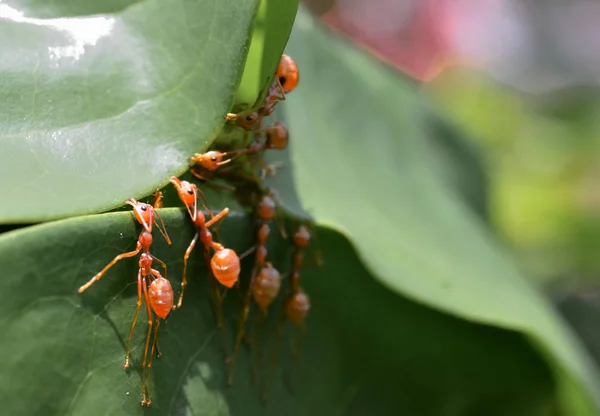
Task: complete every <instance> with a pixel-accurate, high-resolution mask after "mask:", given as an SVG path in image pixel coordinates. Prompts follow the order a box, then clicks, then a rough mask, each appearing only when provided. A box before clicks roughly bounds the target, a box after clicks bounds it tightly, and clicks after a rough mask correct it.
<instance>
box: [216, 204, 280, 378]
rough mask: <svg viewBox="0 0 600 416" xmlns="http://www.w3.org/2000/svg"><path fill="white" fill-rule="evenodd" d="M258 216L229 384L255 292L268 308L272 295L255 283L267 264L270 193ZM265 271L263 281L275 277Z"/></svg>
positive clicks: (272, 213)
mask: <svg viewBox="0 0 600 416" xmlns="http://www.w3.org/2000/svg"><path fill="white" fill-rule="evenodd" d="M256 217H257V218H258V219H259V220H260V226H259V227H258V231H257V242H256V246H255V250H256V258H255V260H254V267H253V269H252V272H251V274H250V283H249V285H248V289H247V292H246V295H245V297H244V305H243V308H242V311H241V314H240V320H239V327H238V331H237V334H236V339H235V345H234V347H233V358H232V359H231V361H230V365H231V367H230V372H229V379H228V384H229V385H232V384H233V374H234V369H235V360H236V358H237V354H238V352H239V349H240V346H241V344H242V340H243V339H244V332H245V328H246V322H247V321H248V316H249V314H250V303H251V300H252V295H253V292H256V295H255V300H256V299H257V298H258V299H259V302H260V303H259V305H261V304H262V305H264V306H265V308H266V307H267V306H268V304H269V303H270V301H269V299H268V298H269V297H270V296H269V293H268V291H264V292H263V293H260V290H259V289H258V286H257V287H256V288H255V285H256V282H257V277H258V276H260V275H261V274H262V273H263V270H265V268H266V266H267V263H266V259H267V247H266V244H267V240H268V238H269V234H270V232H271V229H270V227H269V221H271V220H272V219H273V218H274V217H275V201H273V198H271V197H270V196H269V195H265V196H264V197H263V198H262V199H261V200H260V202H259V203H258V205H257V207H256ZM273 270H275V269H273ZM275 272H276V270H275ZM264 273H265V274H264V275H263V281H264V279H265V278H266V279H270V278H271V277H274V272H273V271H272V270H271V269H270V268H267V271H265V272H264ZM278 274H279V273H277V275H278ZM267 286H271V289H273V288H274V286H276V284H273V283H272V282H271V283H270V284H268V285H267ZM277 290H278V287H277ZM275 295H276V293H275ZM271 301H272V299H271ZM261 308H262V306H261Z"/></svg>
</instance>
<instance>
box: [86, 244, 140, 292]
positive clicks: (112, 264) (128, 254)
mask: <svg viewBox="0 0 600 416" xmlns="http://www.w3.org/2000/svg"><path fill="white" fill-rule="evenodd" d="M141 249H142V245H141V244H140V242H139V241H138V243H137V246H136V248H135V250H133V251H130V252H128V253H123V254H119V255H118V256H117V257H115V258H114V259H113V260H112V261H111V262H110V263H108V264H107V265H106V267H104V269H102V270H101V271H100V272H99V273H97V274H96V275H95V276H94V277H92V278H91V279H90V281H89V282H87V283H86V284H85V285H83V286H81V287H80V288H79V290H78V292H79V293H83V291H85V290H86V289H87V288H89V287H90V286H91V285H92V284H94V282H96V281H97V280H100V278H102V276H103V275H104V273H106V271H107V270H108V269H110V268H111V267H112V266H114V265H115V263H116V262H118V261H119V260H122V259H126V258H129V257H133V256H135V255H136V254H138V253H139V252H140V250H141Z"/></svg>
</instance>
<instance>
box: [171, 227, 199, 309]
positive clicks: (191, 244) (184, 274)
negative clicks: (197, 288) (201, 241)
mask: <svg viewBox="0 0 600 416" xmlns="http://www.w3.org/2000/svg"><path fill="white" fill-rule="evenodd" d="M196 242H198V233H196V234H195V235H194V238H193V239H192V242H191V243H190V245H189V246H188V248H187V250H186V251H185V254H184V255H183V278H182V279H181V292H179V300H178V301H177V307H175V306H174V307H173V309H176V308H181V303H182V302H183V291H184V290H185V285H186V284H187V263H188V259H189V258H190V254H192V250H193V249H194V247H195V246H196Z"/></svg>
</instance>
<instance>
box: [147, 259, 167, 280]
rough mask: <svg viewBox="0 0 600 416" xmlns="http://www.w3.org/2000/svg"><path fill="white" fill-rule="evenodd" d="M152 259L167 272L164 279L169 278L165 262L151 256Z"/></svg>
mask: <svg viewBox="0 0 600 416" xmlns="http://www.w3.org/2000/svg"><path fill="white" fill-rule="evenodd" d="M150 257H152V259H153V260H154V261H155V262H157V263H158V264H160V265H161V266H162V268H163V269H164V270H165V276H164V278H165V279H166V278H167V265H166V264H165V262H164V261H162V260H161V259H159V258H157V257H155V256H154V255H152V254H150Z"/></svg>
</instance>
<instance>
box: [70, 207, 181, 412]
mask: <svg viewBox="0 0 600 416" xmlns="http://www.w3.org/2000/svg"><path fill="white" fill-rule="evenodd" d="M155 197H156V201H155V203H156V204H158V202H159V201H160V199H161V198H160V197H159V196H158V195H155ZM126 204H128V205H131V206H132V207H133V212H134V215H135V219H136V220H137V222H138V223H140V224H141V225H142V227H143V229H142V232H141V233H140V235H139V237H138V242H137V246H136V249H135V250H133V251H130V252H127V253H123V254H119V255H118V256H116V257H115V258H114V259H113V260H112V261H111V262H110V263H108V265H106V267H104V269H102V270H101V271H100V272H99V273H97V274H96V275H95V276H94V277H92V278H91V279H90V280H89V281H88V282H87V283H86V284H84V285H83V286H81V287H80V288H79V290H78V292H79V293H83V292H84V291H85V290H87V289H88V288H89V287H90V286H91V285H92V284H94V282H96V281H98V280H100V279H101V278H102V276H103V275H104V274H105V273H106V272H107V271H108V270H109V269H110V268H111V267H112V266H114V265H115V264H116V263H117V262H118V261H119V260H122V259H124V258H129V257H133V256H135V255H137V254H138V253H140V251H141V252H142V253H141V255H140V259H139V270H138V276H137V286H138V300H137V308H136V311H135V315H134V317H133V322H132V324H131V329H130V330H129V340H128V342H127V351H126V355H125V364H124V367H125V368H129V359H130V356H131V339H132V337H133V330H134V328H135V325H136V323H137V319H138V316H139V314H140V310H141V307H142V293H143V299H144V300H145V302H146V312H147V314H148V332H147V335H146V345H145V348H144V360H143V361H142V406H150V405H151V404H152V400H151V398H150V383H151V378H150V376H151V367H152V357H153V356H154V349H155V348H156V350H157V356H160V355H161V353H160V349H159V347H158V329H159V327H160V319H166V317H167V315H168V314H169V312H170V311H171V307H172V306H173V288H172V287H171V283H170V282H169V281H168V280H167V279H166V276H167V266H166V264H165V263H164V262H163V261H161V260H159V259H158V258H156V257H154V256H153V255H152V254H150V246H151V245H152V224H156V227H157V228H158V230H159V231H160V232H161V234H162V235H163V237H164V238H165V240H166V241H167V243H168V244H171V240H170V239H169V236H168V235H167V230H166V229H165V226H164V223H163V221H162V218H160V215H159V214H158V212H156V211H155V210H154V207H153V206H152V205H150V204H145V203H143V202H138V201H136V200H135V199H133V198H130V199H129V200H128V201H126ZM155 215H156V217H157V218H158V219H159V220H160V225H159V223H158V222H157V221H156V219H155ZM161 226H162V228H161ZM153 261H156V262H158V263H159V264H160V265H161V266H162V267H163V268H164V270H165V277H162V275H161V274H160V272H159V271H158V270H156V269H153V268H152V262H153ZM148 283H150V284H149V285H148ZM152 311H154V314H156V329H155V330H154V337H153V340H152V344H150V337H151V335H152V324H153V320H154V319H153V315H152ZM148 352H150V357H148ZM146 362H147V363H148V366H147V370H146Z"/></svg>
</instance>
